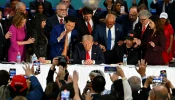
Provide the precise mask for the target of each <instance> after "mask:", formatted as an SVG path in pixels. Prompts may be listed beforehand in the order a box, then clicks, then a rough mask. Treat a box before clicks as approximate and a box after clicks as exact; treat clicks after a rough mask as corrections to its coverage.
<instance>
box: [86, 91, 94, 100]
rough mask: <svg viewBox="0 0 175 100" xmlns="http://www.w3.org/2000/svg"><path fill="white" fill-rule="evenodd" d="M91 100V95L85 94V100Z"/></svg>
mask: <svg viewBox="0 0 175 100" xmlns="http://www.w3.org/2000/svg"><path fill="white" fill-rule="evenodd" d="M92 99H93V97H92V95H91V93H89V92H87V93H86V94H85V100H92Z"/></svg>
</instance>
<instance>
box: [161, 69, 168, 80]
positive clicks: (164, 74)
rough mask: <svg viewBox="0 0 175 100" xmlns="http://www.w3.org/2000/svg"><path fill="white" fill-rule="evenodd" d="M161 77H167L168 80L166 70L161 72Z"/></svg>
mask: <svg viewBox="0 0 175 100" xmlns="http://www.w3.org/2000/svg"><path fill="white" fill-rule="evenodd" d="M160 76H162V77H166V78H167V73H166V70H161V71H160Z"/></svg>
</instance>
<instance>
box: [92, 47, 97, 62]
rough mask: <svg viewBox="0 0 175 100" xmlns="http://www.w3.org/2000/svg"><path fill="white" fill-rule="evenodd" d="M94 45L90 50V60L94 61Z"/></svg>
mask: <svg viewBox="0 0 175 100" xmlns="http://www.w3.org/2000/svg"><path fill="white" fill-rule="evenodd" d="M94 49H95V48H94V45H92V50H91V60H94V59H95V54H96V53H95V51H94Z"/></svg>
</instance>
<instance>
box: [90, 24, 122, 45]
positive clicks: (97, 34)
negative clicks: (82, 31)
mask: <svg viewBox="0 0 175 100" xmlns="http://www.w3.org/2000/svg"><path fill="white" fill-rule="evenodd" d="M93 37H94V41H95V42H98V43H99V44H102V45H104V46H105V47H106V48H107V36H106V25H105V24H99V25H96V27H95V29H94V32H93ZM119 40H124V37H123V27H122V26H121V25H120V24H117V23H116V24H115V44H116V43H117V42H118V41H119Z"/></svg>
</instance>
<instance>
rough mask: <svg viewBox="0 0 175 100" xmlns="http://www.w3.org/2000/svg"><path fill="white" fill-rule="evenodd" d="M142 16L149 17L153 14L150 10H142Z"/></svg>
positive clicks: (140, 13)
mask: <svg viewBox="0 0 175 100" xmlns="http://www.w3.org/2000/svg"><path fill="white" fill-rule="evenodd" d="M141 16H144V17H147V18H149V17H151V16H152V14H151V13H150V12H149V11H148V10H145V9H144V10H141V11H140V12H139V17H141Z"/></svg>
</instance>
